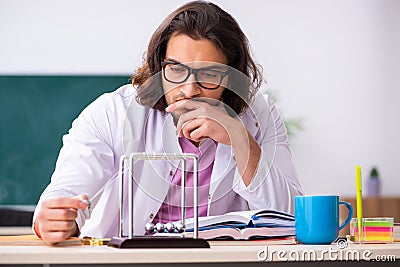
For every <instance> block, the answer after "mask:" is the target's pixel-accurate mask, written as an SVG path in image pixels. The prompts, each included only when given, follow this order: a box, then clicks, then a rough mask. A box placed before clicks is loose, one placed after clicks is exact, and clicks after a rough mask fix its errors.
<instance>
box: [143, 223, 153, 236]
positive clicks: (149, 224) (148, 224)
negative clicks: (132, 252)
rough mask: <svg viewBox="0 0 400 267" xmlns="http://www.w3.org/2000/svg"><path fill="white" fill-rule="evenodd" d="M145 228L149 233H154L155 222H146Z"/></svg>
mask: <svg viewBox="0 0 400 267" xmlns="http://www.w3.org/2000/svg"><path fill="white" fill-rule="evenodd" d="M145 229H146V232H147V233H149V234H151V233H153V232H154V230H155V228H154V224H153V223H146V225H145Z"/></svg>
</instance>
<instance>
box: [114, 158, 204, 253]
mask: <svg viewBox="0 0 400 267" xmlns="http://www.w3.org/2000/svg"><path fill="white" fill-rule="evenodd" d="M187 159H192V160H193V180H194V181H193V203H194V210H193V238H192V237H185V236H184V235H171V236H168V235H166V236H152V235H144V236H135V235H134V234H133V229H134V228H133V204H134V203H133V191H134V190H133V185H134V183H133V180H134V179H133V178H134V177H133V165H134V163H135V161H139V160H181V164H182V165H181V166H182V181H181V195H182V197H181V207H182V209H181V220H180V222H168V223H166V224H162V223H157V224H156V225H154V224H152V223H147V224H146V226H145V230H146V232H147V233H149V234H151V233H153V232H158V233H165V232H166V233H183V232H184V231H185V220H186V209H185V208H184V207H186V160H187ZM198 166H199V160H198V158H197V156H196V155H195V154H190V153H182V154H168V153H162V154H159V153H153V154H147V153H132V154H130V155H129V156H122V157H121V159H120V164H119V231H118V232H119V233H118V237H113V238H112V239H111V240H110V242H109V243H108V245H109V246H112V247H116V248H209V247H210V245H209V244H208V242H207V241H206V240H204V239H201V238H199V237H198V236H199V226H198V223H199V213H198V212H199V210H198V208H199V205H198V178H199V174H198ZM125 170H128V171H127V173H128V175H125ZM124 184H127V185H128V188H127V189H128V235H126V234H124V232H125V231H124V230H125V227H126V226H125V225H124V220H123V218H124V212H125V210H124V208H123V203H124V190H125V189H124Z"/></svg>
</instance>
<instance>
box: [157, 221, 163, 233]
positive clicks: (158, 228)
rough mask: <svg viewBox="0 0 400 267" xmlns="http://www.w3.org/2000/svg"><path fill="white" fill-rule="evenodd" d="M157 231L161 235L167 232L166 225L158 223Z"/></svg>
mask: <svg viewBox="0 0 400 267" xmlns="http://www.w3.org/2000/svg"><path fill="white" fill-rule="evenodd" d="M156 230H157V232H159V233H163V232H164V230H165V225H164V224H163V223H157V224H156Z"/></svg>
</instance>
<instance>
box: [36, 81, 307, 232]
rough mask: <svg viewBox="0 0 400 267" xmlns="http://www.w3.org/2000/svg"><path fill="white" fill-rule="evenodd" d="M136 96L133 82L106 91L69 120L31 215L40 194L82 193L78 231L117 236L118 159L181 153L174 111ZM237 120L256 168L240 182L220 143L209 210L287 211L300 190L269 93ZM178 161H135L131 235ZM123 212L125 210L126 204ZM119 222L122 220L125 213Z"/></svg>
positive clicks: (154, 206)
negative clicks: (250, 139)
mask: <svg viewBox="0 0 400 267" xmlns="http://www.w3.org/2000/svg"><path fill="white" fill-rule="evenodd" d="M135 94H136V92H135V88H134V87H133V86H132V85H125V86H122V87H121V88H119V89H118V90H116V91H114V92H112V93H107V94H104V95H102V96H100V97H99V98H98V99H97V100H95V101H94V102H93V103H91V104H90V105H89V106H88V107H87V108H86V109H85V110H84V111H83V112H82V113H81V114H80V115H79V117H78V118H77V119H76V120H75V121H74V122H73V124H72V128H71V129H70V131H69V133H68V134H66V135H65V136H64V137H63V147H62V149H61V150H60V154H59V157H58V160H57V163H56V168H55V171H54V173H53V175H52V178H51V183H50V184H49V185H48V187H47V188H46V189H45V191H44V192H43V193H42V195H41V197H40V200H39V203H38V205H37V208H36V210H35V215H34V220H35V218H36V216H37V213H38V211H39V210H40V202H41V201H43V200H44V199H49V198H54V197H60V196H67V197H74V196H77V195H79V194H83V193H85V194H87V195H88V196H89V198H90V200H91V204H92V207H91V210H90V211H79V212H78V218H77V220H76V221H77V224H78V226H79V228H80V231H81V236H92V237H112V236H118V218H119V211H118V206H119V193H118V182H119V180H118V169H119V159H120V157H121V156H122V155H123V154H125V155H128V154H129V153H130V152H148V153H153V152H154V153H163V152H165V153H179V152H181V149H180V146H179V143H178V138H177V135H176V127H175V126H174V124H173V120H172V116H171V115H170V114H168V113H166V114H162V113H161V112H159V111H157V110H154V109H150V108H148V107H144V106H141V105H139V104H138V103H137V102H136V100H135V96H136V95H135ZM238 119H241V120H242V121H243V123H244V125H245V126H246V127H247V129H248V130H249V131H250V133H251V134H252V135H253V136H254V137H255V139H256V141H257V142H258V143H259V144H260V146H261V150H262V152H261V160H260V163H259V167H258V170H257V173H256V175H255V177H254V179H253V181H252V182H251V184H250V185H249V186H248V187H246V186H245V185H244V183H243V181H242V179H241V177H240V175H239V173H238V170H237V168H236V164H235V160H234V154H233V149H232V148H231V147H230V146H228V145H223V144H218V147H217V151H216V155H215V161H214V167H213V171H212V176H211V181H210V191H209V203H208V213H209V215H217V214H223V213H226V212H229V211H237V210H246V209H248V207H249V208H250V209H267V208H273V209H278V210H282V211H285V212H292V209H293V206H292V205H293V204H292V201H293V196H295V195H298V194H302V189H301V187H300V184H299V182H298V179H297V175H296V172H295V169H294V167H293V164H292V160H291V154H290V151H289V147H288V137H287V133H286V129H285V126H284V123H283V120H282V118H281V116H280V114H279V112H278V111H277V109H276V107H275V106H274V105H273V103H272V102H271V101H270V100H269V98H268V96H263V95H261V94H257V95H256V97H255V99H254V101H253V103H252V104H251V108H249V109H248V110H247V111H246V112H245V113H244V114H243V115H241V116H240V118H238ZM178 163H179V162H176V161H137V162H136V164H135V166H134V176H135V177H140V178H135V179H136V180H137V181H135V182H136V183H137V185H138V186H137V187H136V188H135V191H134V234H137V235H141V234H144V232H145V230H144V225H145V224H146V223H147V222H151V221H152V219H153V217H154V216H155V215H156V214H157V212H158V210H159V208H160V207H161V204H162V203H163V201H164V198H165V196H166V194H167V192H168V189H169V185H170V181H171V179H172V177H173V175H174V174H175V172H176V171H177V167H178ZM126 191H127V190H125V192H126ZM125 199H126V198H125ZM124 209H125V211H126V210H127V203H125V204H124ZM124 223H125V225H127V223H128V222H127V214H125V216H124ZM126 228H127V227H125V230H126ZM126 232H127V231H126Z"/></svg>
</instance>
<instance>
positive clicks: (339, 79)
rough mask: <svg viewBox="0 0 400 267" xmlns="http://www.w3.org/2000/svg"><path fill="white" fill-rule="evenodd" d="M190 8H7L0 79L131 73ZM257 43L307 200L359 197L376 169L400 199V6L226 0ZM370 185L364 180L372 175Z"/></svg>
mask: <svg viewBox="0 0 400 267" xmlns="http://www.w3.org/2000/svg"><path fill="white" fill-rule="evenodd" d="M184 2H186V1H177V0H174V1H171V0H170V1H155V0H147V1H129V0H113V1H99V0H90V1H81V0H68V1H67V0H63V1H50V0H48V1H45V0H38V1H23V0H0V74H99V73H101V74H131V73H132V71H133V69H134V68H136V67H138V66H139V65H140V61H141V57H142V54H143V52H144V50H145V48H146V45H147V42H148V40H149V38H150V35H151V33H152V32H153V31H154V30H155V28H156V27H157V26H158V24H159V23H160V22H161V21H162V19H163V18H164V17H165V16H166V15H167V14H169V13H170V12H171V11H172V10H174V9H175V8H177V7H178V6H179V5H181V4H182V3H184ZM216 3H219V4H220V5H221V7H223V8H224V9H226V10H227V11H229V12H231V13H232V14H233V15H234V17H235V18H236V19H237V20H238V21H239V23H240V24H241V26H242V28H243V30H244V31H245V33H246V34H247V35H248V38H249V39H250V41H251V43H252V47H253V52H254V55H255V58H256V60H257V61H258V62H259V63H260V64H262V65H263V66H264V72H265V74H266V76H267V80H268V88H269V90H272V91H273V92H274V93H276V94H278V101H277V103H278V105H279V107H280V110H281V111H282V113H283V115H284V116H285V117H288V118H290V117H302V118H303V119H304V127H305V129H304V130H303V131H302V132H300V133H298V134H296V136H295V137H294V138H293V140H292V152H293V157H294V161H295V164H296V166H297V169H298V173H299V176H300V179H301V182H302V184H303V187H304V190H305V192H306V193H310V194H311V193H313V194H314V193H315V194H319V193H322V194H325V193H335V194H340V195H343V196H345V195H346V196H348V195H354V191H355V190H354V176H355V174H354V170H355V165H356V164H360V165H362V167H363V169H364V178H366V176H367V175H366V174H367V171H369V169H370V168H371V166H373V165H376V166H378V168H379V171H380V172H381V176H382V178H383V179H384V184H383V193H384V194H386V195H400V179H399V178H400V177H399V171H398V167H399V164H400V157H399V156H398V152H399V151H400V142H399V139H398V135H399V134H400V122H399V121H400V120H399V118H398V115H400V107H399V105H398V103H397V102H399V101H400V71H399V70H400V52H399V47H400V16H399V15H398V14H400V1H397V0H347V1H346V0H325V1H324V0H303V1H296V0H292V1H290V0H268V1H254V0H253V1H228V0H224V1H222V0H221V1H216ZM364 180H365V179H364Z"/></svg>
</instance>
